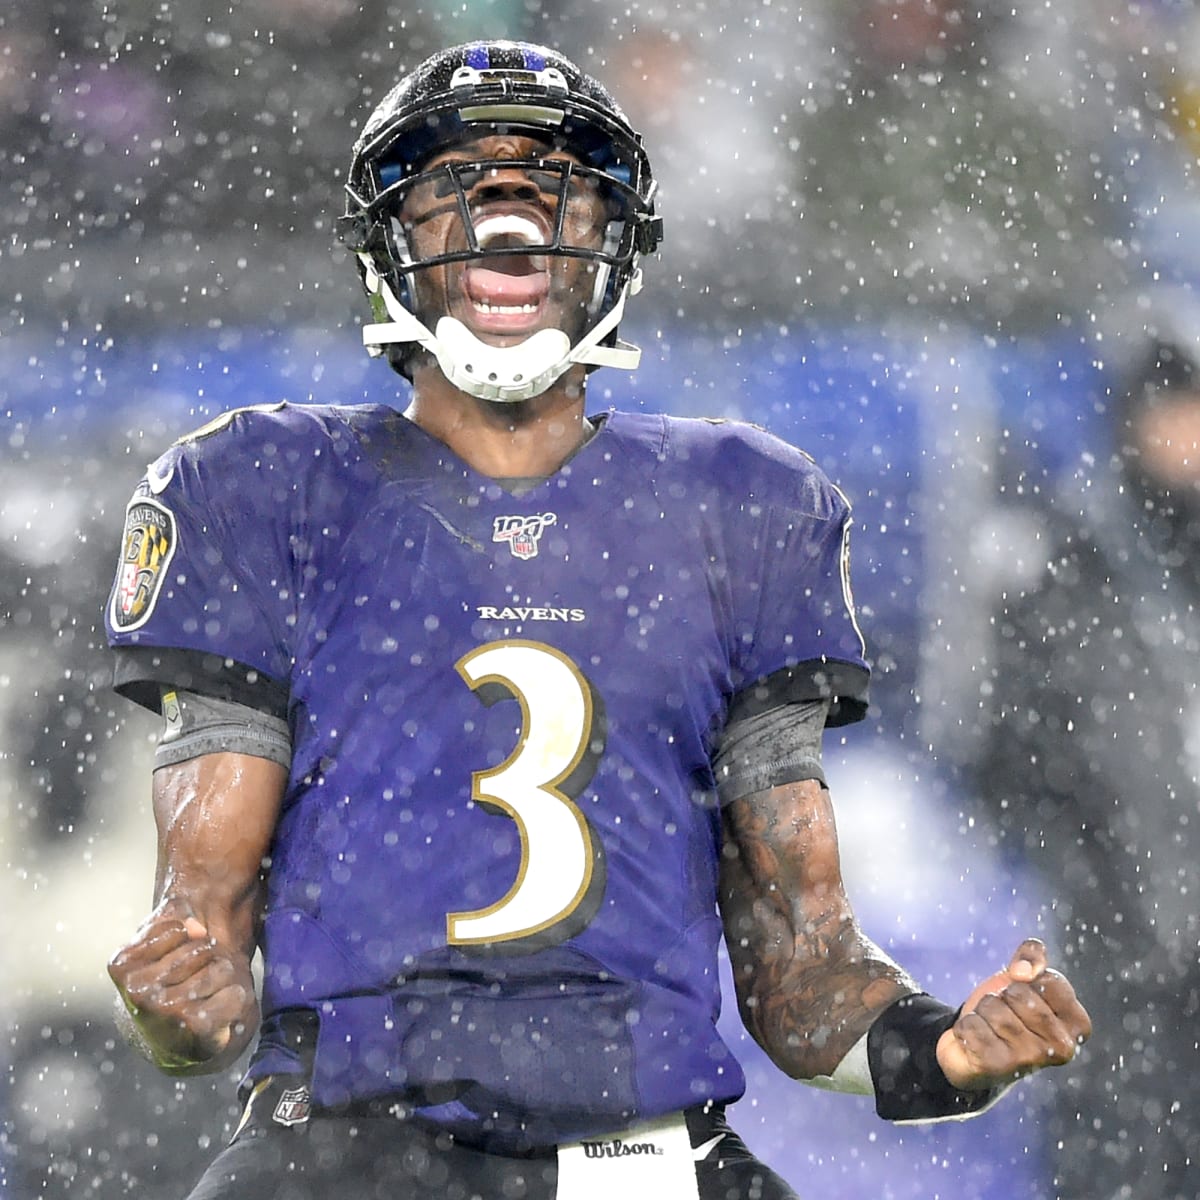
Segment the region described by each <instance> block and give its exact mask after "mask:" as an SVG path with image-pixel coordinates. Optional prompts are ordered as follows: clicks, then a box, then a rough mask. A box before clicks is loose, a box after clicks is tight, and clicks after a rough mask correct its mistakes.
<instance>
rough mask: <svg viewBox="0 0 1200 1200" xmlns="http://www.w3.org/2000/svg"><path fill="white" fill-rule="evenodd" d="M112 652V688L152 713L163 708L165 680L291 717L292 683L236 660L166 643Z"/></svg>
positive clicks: (188, 688)
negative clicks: (289, 707)
mask: <svg viewBox="0 0 1200 1200" xmlns="http://www.w3.org/2000/svg"><path fill="white" fill-rule="evenodd" d="M113 653H114V655H115V657H116V662H115V665H114V667H113V689H114V690H115V691H116V692H117V693H118V695H121V696H124V697H125V698H126V699H128V700H132V701H133V702H134V703H135V704H140V705H141V706H142V707H143V708H148V709H150V711H151V712H156V713H157V712H161V711H162V702H161V689H162V687H163V686H164V685H165V686H167V687H174V688H182V689H184V690H186V691H190V692H196V693H197V694H199V695H201V696H211V697H212V698H213V699H215V700H230V701H233V702H234V703H235V704H244V705H246V707H248V708H255V709H258V710H259V711H261V712H265V713H268V714H269V715H271V716H274V717H286V716H287V711H288V692H287V688H286V687H284V686H283V685H282V684H281V683H279V682H278V681H277V680H274V679H271V678H269V677H268V676H266V675H264V674H263V673H262V672H261V671H257V670H255V669H254V668H253V667H248V666H246V665H245V664H244V663H240V662H237V661H235V660H234V659H231V658H222V657H221V656H220V655H218V654H206V653H203V652H202V651H198V650H179V649H174V648H171V647H163V646H117V647H114V650H113Z"/></svg>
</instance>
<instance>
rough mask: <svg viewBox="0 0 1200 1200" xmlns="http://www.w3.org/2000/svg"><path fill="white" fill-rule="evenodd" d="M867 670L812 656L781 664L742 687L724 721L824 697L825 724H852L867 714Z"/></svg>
mask: <svg viewBox="0 0 1200 1200" xmlns="http://www.w3.org/2000/svg"><path fill="white" fill-rule="evenodd" d="M869 682H870V674H869V672H867V671H865V670H864V669H863V668H862V667H860V666H858V665H857V664H855V663H846V662H834V661H833V660H831V659H816V660H814V661H811V662H802V663H797V664H796V665H795V666H794V667H784V668H782V669H781V670H779V671H774V672H772V673H771V674H770V675H765V676H763V677H762V678H761V679H757V680H755V681H754V682H753V683H751V684H749V685H748V686H747V687H744V688H742V689H741V690H740V691H739V692H738V693H737V694H736V695H735V696H734V698H733V702H732V704H731V705H730V707H729V715H728V718H727V723H732V722H734V721H744V720H745V719H746V718H748V717H753V716H757V715H758V714H759V713H764V712H768V711H770V710H771V709H772V708H778V707H779V706H780V705H782V704H802V703H804V702H806V701H809V700H828V701H829V702H830V707H829V716H828V717H827V718H826V720H825V724H826V726H833V725H852V724H853V723H854V722H855V721H861V720H862V719H863V718H864V717H865V716H866V715H867V706H868V704H869V703H870V700H869V696H868V690H869V686H868V685H869Z"/></svg>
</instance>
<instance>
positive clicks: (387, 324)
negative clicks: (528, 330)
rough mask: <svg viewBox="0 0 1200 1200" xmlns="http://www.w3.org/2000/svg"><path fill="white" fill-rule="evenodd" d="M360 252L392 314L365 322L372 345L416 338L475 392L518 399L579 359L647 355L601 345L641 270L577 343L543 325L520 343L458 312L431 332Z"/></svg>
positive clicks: (621, 345) (613, 362)
mask: <svg viewBox="0 0 1200 1200" xmlns="http://www.w3.org/2000/svg"><path fill="white" fill-rule="evenodd" d="M360 257H361V258H362V260H363V263H364V265H365V266H366V268H367V272H366V281H367V287H368V289H369V290H370V291H372V292H376V293H378V295H379V296H380V297H381V299H382V300H383V303H384V306H385V307H386V309H387V312H388V316H390V317H391V320H390V321H384V322H382V323H378V324H372V325H364V326H363V331H362V338H363V344H364V345H365V346H366V347H367V350H368V351H369V352H370V353H371V354H374V355H379V354H382V353H383V351H384V348H385V347H386V346H391V345H396V344H398V343H404V342H416V343H417V344H418V345H421V346H424V347H425V349H426V350H428V351H429V352H430V353H431V354H432V355H433V356H434V358H436V359H437V364H438V367H439V368H440V369H441V372H442V374H443V375H445V377H446V378H447V379H448V380H449V381H450V382H451V383H452V384H453V385H454V386H455V387H456V388H458V389H459V390H460V391H463V392H466V393H467V394H468V395H469V396H475V397H477V398H478V399H480V400H497V401H500V402H501V403H515V402H517V401H520V400H529V399H531V398H532V397H534V396H540V395H541V394H542V392H544V391H545V390H546V389H547V388H548V387H550V386H551V384H553V383H554V382H555V380H557V379H558V378H559V377H560V376H562V375H563V374H564V373H565V372H566V371H567V370H568V369H569V368H570V367H572V366H573V365H574V364H576V363H583V364H584V365H587V366H594V367H620V368H621V369H622V370H626V371H633V370H636V369H637V365H638V362H639V361H640V360H641V356H642V352H641V351H640V350H639V349H638V348H637V347H636V346H631V345H629V344H628V343H627V342H622V341H619V340H618V341H617V342H616V343H615V345H612V346H604V345H601V342H602V341H603V340H604V338H605V337H607V336H608V335H609V334H610V333H611V332H612V331H613V330H615V329H616V327H617V325H618V324H619V323H620V321H621V316H622V314H623V313H624V311H625V297H626V296H628V295H630V294H632V293H635V292H637V291H638V289H639V288H640V286H641V273H640V272H636V271H635V272H634V275H633V277H632V278H631V279H630V281H629V282H628V283H627V284H626V285H625V287H624V288H622V289H621V292H620V294H619V295H618V296H617V299H616V303H614V304H613V306H612V308H611V309H609V311H608V312H607V313H606V314H605V315H604V316H603V317H601V318H600V320H599V321H597V322H596V324H595V325H593V326H592V328H591V329H590V330H589V331H588V332H587V333H586V334H585V335H584V336H583V338H581V339H580V341H579V342H577V343H576V344H575V345H574V346H572V345H571V341H570V339H569V338H568V337H567V335H566V334H565V333H563V331H562V330H561V329H542V330H539V331H538V332H537V333H535V334H533V335H532V336H530V337H527V338H526V339H525V340H524V341H523V342H520V343H518V344H517V345H516V346H489V345H487V344H486V343H484V342H481V341H480V340H479V339H478V338H477V337H476V336H475V335H474V334H473V333H472V332H471V331H470V330H469V329H468V328H467V327H466V326H465V325H464V324H463V323H462V322H461V321H459V320H458V319H457V318H456V317H450V316H445V317H442V318H440V319H439V320H438V323H437V331H436V333H430V331H429V329H428V328H427V327H426V326H425V325H423V324H422V323H421V321H420V320H418V319H417V317H416V315H415V314H413V313H412V312H411V311H409V309H407V308H405V307H404V305H403V304H401V303H400V301H399V300H398V299H397V298H396V296H395V294H394V293H393V292H392V289H391V288H390V287H388V285H387V284H386V283H385V282H384V281H383V280H382V279H381V278H380V277H379V276H378V275H377V274H376V273H375V271H374V268H373V267H372V265H371V261H370V259H369V258H367V256H365V255H361V256H360Z"/></svg>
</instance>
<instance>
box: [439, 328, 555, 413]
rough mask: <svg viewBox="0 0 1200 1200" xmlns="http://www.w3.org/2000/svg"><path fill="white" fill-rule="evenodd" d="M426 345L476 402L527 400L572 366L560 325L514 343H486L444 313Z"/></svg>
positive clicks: (450, 379)
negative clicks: (475, 398) (429, 345)
mask: <svg viewBox="0 0 1200 1200" xmlns="http://www.w3.org/2000/svg"><path fill="white" fill-rule="evenodd" d="M430 348H431V349H432V350H433V353H434V354H435V355H436V356H437V361H438V366H439V367H441V369H442V374H443V375H445V376H446V378H447V379H448V380H449V381H450V382H451V383H452V384H454V386H455V387H456V388H458V389H459V391H461V392H466V393H467V394H468V395H470V396H476V397H478V398H479V399H480V400H499V401H501V402H504V401H516V400H528V399H529V398H530V397H532V396H538V395H541V393H542V392H544V391H545V390H546V389H547V388H548V387H549V386H550V385H551V384H552V383H553V382H554V381H555V380H556V379H558V377H559V376H560V375H562V374H563V372H564V371H566V369H567V368H568V367H569V366H570V365H571V358H570V354H571V342H570V339H569V338H568V337H567V335H566V334H565V333H563V331H562V330H561V329H542V330H539V331H538V332H537V333H535V334H533V335H532V337H527V338H526V339H525V340H524V341H523V342H520V343H519V344H517V345H516V346H489V345H487V343H486V342H481V341H480V340H479V339H478V338H477V337H476V336H475V335H474V334H473V333H472V332H471V331H470V330H469V329H468V328H467V327H466V326H465V325H464V324H463V323H462V322H461V321H460V320H458V318H457V317H442V319H441V320H440V321H438V323H437V329H436V330H435V332H434V340H433V345H432V346H431V347H430Z"/></svg>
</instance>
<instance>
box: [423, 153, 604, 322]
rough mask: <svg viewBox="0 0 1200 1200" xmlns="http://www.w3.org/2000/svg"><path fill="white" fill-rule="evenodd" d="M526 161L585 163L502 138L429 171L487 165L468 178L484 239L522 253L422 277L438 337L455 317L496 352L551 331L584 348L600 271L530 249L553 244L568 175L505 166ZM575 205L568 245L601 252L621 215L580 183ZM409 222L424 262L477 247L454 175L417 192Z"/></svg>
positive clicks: (574, 180) (442, 159)
mask: <svg viewBox="0 0 1200 1200" xmlns="http://www.w3.org/2000/svg"><path fill="white" fill-rule="evenodd" d="M522 159H525V160H529V159H538V160H542V161H546V162H549V163H576V164H577V163H578V162H579V160H578V159H577V158H575V157H574V156H573V155H572V154H570V153H569V152H567V151H565V150H555V149H552V148H551V147H549V146H547V145H546V144H544V143H542V142H540V141H538V140H536V139H534V138H530V137H523V136H517V135H507V134H494V135H490V136H487V137H483V138H479V139H476V140H474V141H469V142H463V143H460V144H458V145H456V146H454V147H453V148H450V149H447V150H445V151H443V152H442V153H440V154H438V155H436V156H435V157H434V158H432V159H431V160H430V161H429V162H427V163H426V164H425V165H424V167H423V168H422V173H423V174H425V173H428V172H430V171H433V170H434V169H435V168H437V167H439V166H443V165H445V164H447V163H475V162H485V161H486V162H487V164H488V165H487V166H486V167H485V168H483V169H481V170H479V171H471V172H468V173H465V174H464V175H462V176H460V178H461V180H462V183H463V190H464V194H465V196H466V200H467V207H468V211H469V213H470V218H471V224H472V226H473V229H474V235H475V238H476V241H477V244H478V245H479V246H480V247H481V248H483V249H508V248H510V247H511V249H512V251H513V252H512V253H511V254H504V255H502V256H497V257H489V258H487V259H475V260H467V261H465V262H456V263H447V264H444V265H442V266H438V267H430V268H427V269H425V270H419V271H417V272H416V273H415V275H414V281H413V291H414V298H415V308H416V312H417V315H418V317H420V318H421V320H422V321H424V322H425V323H426V324H427V325H429V327H430V328H432V327H433V326H434V325H435V324H436V322H437V320H438V318H440V317H441V316H443V315H446V314H449V315H450V316H453V317H456V318H457V319H458V320H460V321H461V322H463V324H464V325H466V326H467V328H468V329H470V330H471V332H472V333H474V334H475V336H476V337H478V338H479V339H480V340H481V341H484V342H486V343H488V344H490V345H496V346H506V345H513V344H515V343H517V342H521V341H523V340H524V339H525V338H527V337H529V336H530V335H531V334H533V333H536V332H537V331H539V330H541V329H561V330H562V331H563V332H564V333H566V334H567V335H568V336H569V337H571V340H572V341H574V340H576V338H577V337H578V336H580V335H581V334H582V332H583V331H584V330H585V329H586V328H587V325H588V317H587V305H588V302H589V301H590V299H591V296H592V292H593V288H594V279H595V271H596V264H595V263H594V262H591V261H589V260H587V259H582V258H571V257H566V256H562V255H557V254H544V253H543V254H538V253H535V252H531V251H525V250H524V248H525V247H529V246H538V245H545V244H547V243H549V242H551V241H553V238H554V230H555V228H556V224H557V221H558V217H559V212H558V210H559V206H560V204H561V203H563V202H564V201H563V199H562V190H563V189H562V180H563V176H562V174H561V172H559V171H555V170H553V169H549V170H546V171H538V170H536V169H531V168H529V167H517V166H507V165H505V164H506V163H513V162H516V161H517V160H522ZM565 205H566V212H565V214H563V228H562V242H563V244H564V245H572V246H580V247H586V248H589V249H596V250H598V249H600V247H601V246H602V245H603V240H604V231H605V228H606V225H607V222H608V220H609V218H610V216H611V215H612V210H611V206H610V202H609V201H607V200H606V199H605V198H604V197H603V196H601V195H600V193H599V191H598V189H597V187H596V185H595V183H594V182H592V181H591V180H589V178H588V177H586V176H571V177H570V181H569V186H568V189H567V192H566V199H565ZM399 218H400V222H401V224H402V225H403V226H404V229H405V233H406V236H407V238H408V241H409V246H410V248H411V250H412V253H413V256H414V258H416V259H417V260H418V261H420V260H421V259H423V258H427V257H430V256H432V255H435V254H446V253H453V252H457V251H464V250H467V249H468V248H469V246H470V242H469V241H468V237H467V231H466V229H465V227H464V224H463V220H462V216H461V213H460V209H459V204H458V197H457V193H456V190H455V188H454V186H453V183H452V181H451V179H450V176H449V174H443V175H441V176H435V178H434V179H432V180H430V181H429V182H426V183H422V184H419V185H417V186H415V187H414V188H413V189H412V190H411V191H410V192H409V193H408V195H407V196H406V198H405V200H404V202H403V204H402V206H401V209H400V212H399Z"/></svg>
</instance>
